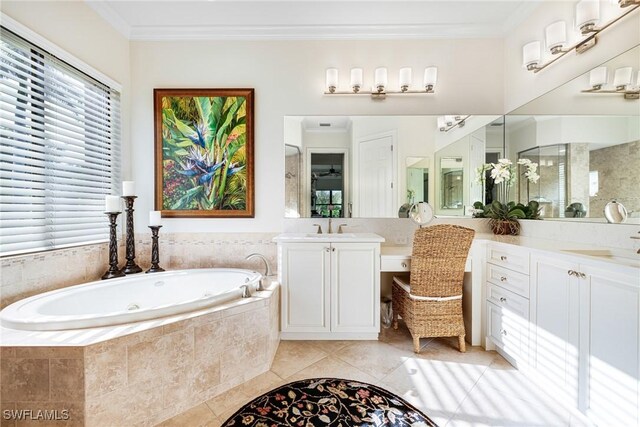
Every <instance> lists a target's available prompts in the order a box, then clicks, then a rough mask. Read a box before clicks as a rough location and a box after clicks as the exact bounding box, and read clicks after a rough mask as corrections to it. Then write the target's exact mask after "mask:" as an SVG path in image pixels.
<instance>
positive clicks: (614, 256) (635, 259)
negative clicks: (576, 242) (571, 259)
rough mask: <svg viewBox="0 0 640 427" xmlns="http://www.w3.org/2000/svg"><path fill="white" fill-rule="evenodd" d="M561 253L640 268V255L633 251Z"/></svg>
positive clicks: (589, 250) (609, 250)
mask: <svg viewBox="0 0 640 427" xmlns="http://www.w3.org/2000/svg"><path fill="white" fill-rule="evenodd" d="M562 252H567V253H572V254H576V255H586V256H591V257H596V258H602V259H606V260H609V261H612V262H616V263H618V264H624V265H628V266H631V267H640V255H638V254H636V253H635V252H633V251H628V252H627V251H623V250H611V249H563V250H562Z"/></svg>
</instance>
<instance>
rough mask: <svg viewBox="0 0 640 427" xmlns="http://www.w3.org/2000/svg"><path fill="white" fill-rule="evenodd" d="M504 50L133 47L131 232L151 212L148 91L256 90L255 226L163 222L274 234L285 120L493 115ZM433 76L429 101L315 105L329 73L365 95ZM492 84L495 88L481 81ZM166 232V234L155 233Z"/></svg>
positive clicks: (479, 46) (494, 44)
mask: <svg viewBox="0 0 640 427" xmlns="http://www.w3.org/2000/svg"><path fill="white" fill-rule="evenodd" d="M501 52H502V41H501V40H497V39H485V40H427V41H335V42H333V41H321V42H320V41H271V42H255V41H253V42H242V41H237V42H215V41H211V42H208V41H185V42H132V43H131V71H132V72H131V76H132V78H131V79H132V85H131V88H132V104H131V122H132V123H134V124H135V125H134V126H132V130H131V139H132V141H135V144H133V147H132V158H133V159H134V160H135V166H134V167H133V179H135V180H136V182H137V185H138V188H139V189H140V191H139V193H140V197H139V199H138V200H137V201H136V206H137V208H136V214H137V215H138V217H137V219H138V223H139V224H146V222H147V219H146V218H147V215H146V212H147V211H148V210H151V209H152V208H153V176H154V169H153V156H152V155H151V153H153V146H154V145H153V144H154V141H153V88H181V87H182V88H185V87H193V88H198V87H202V88H215V87H253V88H255V90H256V91H255V100H256V108H255V159H256V163H255V173H256V175H255V183H256V188H255V190H256V215H255V219H166V220H164V224H165V227H166V228H165V229H166V231H168V232H169V231H172V232H180V231H196V230H197V231H199V232H207V231H247V232H248V231H280V230H282V227H283V221H284V219H283V216H284V213H283V206H284V177H283V174H282V171H283V170H284V147H283V139H284V134H283V133H284V130H283V122H284V120H283V117H284V116H286V115H406V114H413V115H418V114H427V115H428V114H433V115H438V114H445V113H446V114H449V113H450V112H454V111H465V112H468V113H470V114H500V113H501V112H502V111H503V106H502V86H503V83H502V54H501ZM432 64H435V65H437V66H438V78H439V81H438V86H437V88H436V93H435V94H434V95H419V96H413V95H411V96H402V97H388V98H387V99H386V100H385V101H380V102H378V101H373V100H371V99H370V98H368V97H366V96H361V97H360V96H359V97H355V96H353V97H345V96H340V97H328V96H323V95H322V92H323V90H324V77H325V76H324V74H325V69H326V68H327V67H332V66H336V67H338V68H339V69H340V75H341V84H343V85H346V79H348V76H347V74H348V70H349V69H350V67H352V66H362V67H364V69H365V70H366V71H365V75H366V76H365V86H367V85H370V84H371V81H370V80H371V79H372V75H371V74H372V73H373V69H374V68H375V67H377V66H380V65H386V66H387V67H388V68H389V74H390V75H389V81H390V82H391V84H393V82H394V81H396V80H397V72H398V71H397V70H398V69H399V68H400V67H401V66H412V67H413V68H414V70H420V69H423V68H424V67H426V66H428V65H432ZM487 75H491V76H492V77H493V78H491V79H486V78H485V76H487ZM163 230H164V229H163Z"/></svg>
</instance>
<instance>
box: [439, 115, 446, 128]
mask: <svg viewBox="0 0 640 427" xmlns="http://www.w3.org/2000/svg"><path fill="white" fill-rule="evenodd" d="M446 127H447V124H446V123H445V119H444V117H443V116H439V117H438V129H440V130H445V129H446Z"/></svg>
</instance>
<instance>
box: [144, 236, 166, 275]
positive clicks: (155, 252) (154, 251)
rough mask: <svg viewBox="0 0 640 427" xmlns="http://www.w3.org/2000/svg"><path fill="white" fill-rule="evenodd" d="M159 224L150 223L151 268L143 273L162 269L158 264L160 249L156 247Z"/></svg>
mask: <svg viewBox="0 0 640 427" xmlns="http://www.w3.org/2000/svg"><path fill="white" fill-rule="evenodd" d="M161 227H162V226H161V225H150V226H149V228H150V229H151V268H150V269H148V270H147V271H145V273H159V272H161V271H164V268H161V267H160V266H159V265H158V264H159V263H160V249H159V248H158V231H160V228H161Z"/></svg>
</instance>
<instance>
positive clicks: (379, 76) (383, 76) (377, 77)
mask: <svg viewBox="0 0 640 427" xmlns="http://www.w3.org/2000/svg"><path fill="white" fill-rule="evenodd" d="M373 82H374V83H373V84H374V86H375V87H376V89H377V88H379V87H380V86H382V89H383V90H384V88H386V87H387V69H386V68H385V67H380V68H376V71H375V72H374V79H373Z"/></svg>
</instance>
